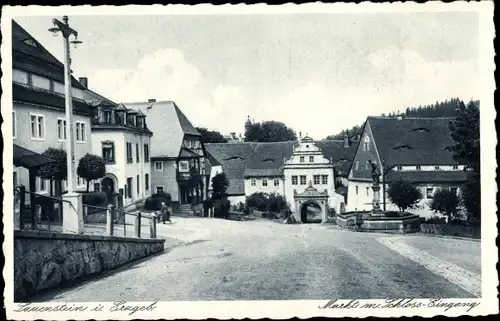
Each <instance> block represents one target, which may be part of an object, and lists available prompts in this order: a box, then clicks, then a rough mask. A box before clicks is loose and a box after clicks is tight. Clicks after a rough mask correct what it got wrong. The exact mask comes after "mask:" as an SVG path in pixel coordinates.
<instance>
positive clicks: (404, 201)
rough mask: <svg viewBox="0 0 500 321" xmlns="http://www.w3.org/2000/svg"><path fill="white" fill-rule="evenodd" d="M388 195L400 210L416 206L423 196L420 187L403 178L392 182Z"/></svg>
mask: <svg viewBox="0 0 500 321" xmlns="http://www.w3.org/2000/svg"><path fill="white" fill-rule="evenodd" d="M387 195H388V196H389V199H390V200H391V201H392V202H393V203H394V204H396V206H397V207H399V210H400V211H404V210H406V209H407V208H412V207H414V206H415V205H416V204H417V202H418V201H419V200H420V199H421V198H422V193H421V192H420V190H419V189H417V188H416V187H415V186H414V185H413V184H411V183H409V182H406V181H402V180H400V181H396V182H392V183H390V184H389V190H388V191H387Z"/></svg>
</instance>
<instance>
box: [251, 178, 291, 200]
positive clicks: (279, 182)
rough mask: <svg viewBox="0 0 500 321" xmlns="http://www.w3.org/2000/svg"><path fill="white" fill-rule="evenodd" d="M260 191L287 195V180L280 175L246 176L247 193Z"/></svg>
mask: <svg viewBox="0 0 500 321" xmlns="http://www.w3.org/2000/svg"><path fill="white" fill-rule="evenodd" d="M258 192H262V193H268V194H271V193H276V194H280V195H285V181H284V180H283V177H278V176H274V177H246V178H245V195H247V196H248V195H252V194H253V193H258ZM287 201H288V199H287ZM292 201H293V200H292Z"/></svg>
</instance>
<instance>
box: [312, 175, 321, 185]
mask: <svg viewBox="0 0 500 321" xmlns="http://www.w3.org/2000/svg"><path fill="white" fill-rule="evenodd" d="M319 177H320V176H319V175H314V176H313V183H314V185H319Z"/></svg>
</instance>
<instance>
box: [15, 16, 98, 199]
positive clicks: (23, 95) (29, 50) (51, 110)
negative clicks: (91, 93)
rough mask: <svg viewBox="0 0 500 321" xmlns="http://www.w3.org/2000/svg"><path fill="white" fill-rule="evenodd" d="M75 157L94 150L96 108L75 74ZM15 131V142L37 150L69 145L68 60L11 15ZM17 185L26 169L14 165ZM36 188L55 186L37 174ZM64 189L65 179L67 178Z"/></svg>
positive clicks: (24, 181) (79, 186)
mask: <svg viewBox="0 0 500 321" xmlns="http://www.w3.org/2000/svg"><path fill="white" fill-rule="evenodd" d="M71 82H72V92H73V119H74V123H73V128H74V139H75V144H74V156H75V159H74V162H75V166H76V165H78V162H79V160H80V158H82V157H83V156H84V155H85V154H87V153H91V152H92V139H91V129H90V128H91V119H92V108H91V106H89V105H88V104H87V103H86V102H85V100H84V99H83V98H84V90H85V88H84V87H83V86H82V85H81V84H80V83H79V82H78V81H77V80H76V79H74V78H73V77H72V79H71ZM12 98H13V106H12V107H13V108H12V125H13V127H12V136H13V143H14V144H15V145H18V146H20V147H23V148H25V149H28V150H30V151H33V152H36V153H43V152H44V151H46V150H47V149H48V148H57V149H66V143H67V139H66V138H67V137H66V127H67V124H66V115H65V91H64V65H63V64H62V63H61V62H60V61H58V60H57V59H56V58H55V57H54V56H53V55H51V54H50V53H49V52H48V51H47V50H46V49H45V48H44V47H43V46H42V45H41V44H40V43H39V42H38V41H37V40H36V39H34V38H33V37H32V36H31V35H30V34H29V33H28V32H26V30H24V29H23V28H22V27H21V26H20V25H19V24H17V23H16V22H15V21H12ZM13 180H14V184H15V185H25V186H29V174H28V170H27V169H25V168H21V167H14V169H13ZM35 185H36V186H35V191H36V192H37V193H40V194H50V193H51V192H52V193H53V194H55V193H61V192H62V191H55V189H56V188H57V184H55V183H53V185H52V186H51V184H50V182H49V181H48V180H43V179H41V178H40V177H37V178H36V183H35ZM75 185H76V190H85V189H86V182H85V180H84V179H82V178H80V177H77V179H76V184H75ZM62 188H63V190H64V189H66V188H67V183H66V182H63V184H62Z"/></svg>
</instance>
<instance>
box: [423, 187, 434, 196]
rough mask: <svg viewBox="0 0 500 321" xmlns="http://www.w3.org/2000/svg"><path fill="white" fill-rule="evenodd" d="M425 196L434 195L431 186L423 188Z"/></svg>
mask: <svg viewBox="0 0 500 321" xmlns="http://www.w3.org/2000/svg"><path fill="white" fill-rule="evenodd" d="M425 196H426V197H427V198H433V197H434V188H433V187H428V188H426V189H425Z"/></svg>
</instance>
